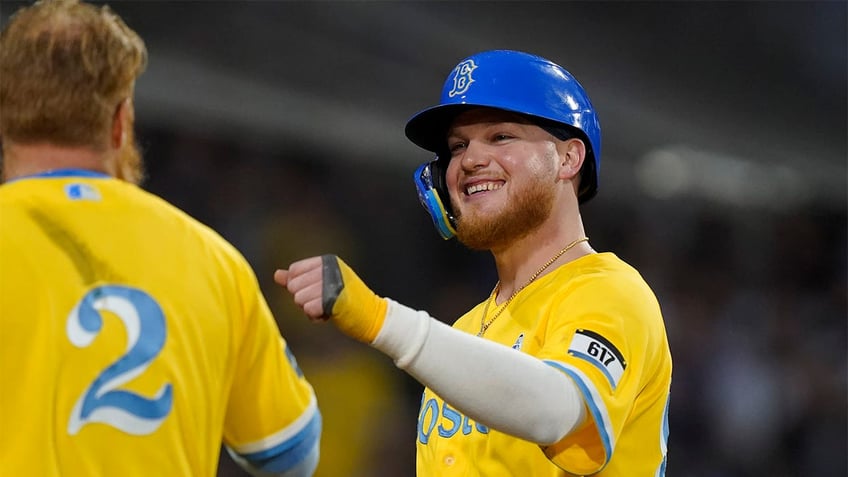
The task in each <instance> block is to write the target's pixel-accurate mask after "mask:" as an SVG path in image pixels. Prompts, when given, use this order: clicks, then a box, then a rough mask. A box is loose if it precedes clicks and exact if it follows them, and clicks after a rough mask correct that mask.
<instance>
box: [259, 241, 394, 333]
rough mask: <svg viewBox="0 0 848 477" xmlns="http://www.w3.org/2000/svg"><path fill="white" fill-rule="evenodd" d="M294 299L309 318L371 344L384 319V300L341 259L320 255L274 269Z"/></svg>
mask: <svg viewBox="0 0 848 477" xmlns="http://www.w3.org/2000/svg"><path fill="white" fill-rule="evenodd" d="M274 281H276V282H277V283H279V284H280V285H282V286H283V287H284V288H286V289H287V290H288V291H289V293H291V294H292V296H293V297H294V302H295V304H297V305H298V306H299V307H301V308H302V309H303V312H304V313H306V316H308V317H309V319H311V320H313V321H324V320H327V319H329V320H330V321H332V322H333V323H335V324H336V326H337V327H338V328H339V330H341V331H342V332H343V333H344V334H346V335H348V336H350V337H351V338H354V339H357V340H359V341H362V342H364V343H369V344H370V343H371V342H373V341H374V339H375V338H376V337H377V333H379V332H380V328H382V326H383V321H384V320H385V318H386V309H387V307H388V302H387V301H386V300H385V299H384V298H380V297H379V296H377V295H376V294H375V293H374V292H373V291H371V289H370V288H368V286H367V285H365V282H363V281H362V279H360V278H359V277H358V276H357V275H356V273H355V272H354V271H353V270H352V269H351V268H350V267H349V266H348V265H347V264H346V263H344V261H342V259H340V258H339V257H337V256H335V255H322V256H320V257H311V258H307V259H304V260H300V261H297V262H295V263H293V264H291V265H290V266H289V268H288V269H287V270H285V269H281V270H277V271H276V272H274Z"/></svg>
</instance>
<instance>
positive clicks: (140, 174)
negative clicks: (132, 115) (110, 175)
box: [115, 124, 144, 185]
mask: <svg viewBox="0 0 848 477" xmlns="http://www.w3.org/2000/svg"><path fill="white" fill-rule="evenodd" d="M115 175H116V177H117V178H118V179H123V180H125V181H127V182H130V183H133V184H136V185H138V184H140V183H141V181H142V180H144V161H142V159H141V151H140V150H139V147H138V144H136V142H135V132H134V131H133V124H130V125H129V128H128V129H127V138H126V142H124V145H123V147H122V148H121V150H120V151H119V152H118V160H117V164H116V171H115Z"/></svg>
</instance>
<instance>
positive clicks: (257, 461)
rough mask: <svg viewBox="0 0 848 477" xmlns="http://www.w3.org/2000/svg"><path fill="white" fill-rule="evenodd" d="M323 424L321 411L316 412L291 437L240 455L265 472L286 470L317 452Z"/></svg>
mask: <svg viewBox="0 0 848 477" xmlns="http://www.w3.org/2000/svg"><path fill="white" fill-rule="evenodd" d="M321 425H322V422H321V413H320V412H316V413H315V414H314V415H313V416H312V418H311V419H310V421H309V423H308V424H307V425H306V426H305V427H304V428H303V429H301V430H300V432H298V433H297V434H295V435H294V436H292V437H291V438H290V439H288V440H286V441H284V442H281V443H280V444H278V445H276V446H274V447H272V448H270V449H265V450H262V451H258V452H251V453H247V454H241V453H239V456H241V457H242V458H244V459H245V460H246V461H248V462H249V463H250V464H251V465H253V466H254V467H256V468H258V469H260V470H262V471H264V472H276V473H279V472H285V471H286V470H289V469H292V468H294V467H295V466H297V465H298V464H300V463H301V462H302V461H304V460H305V459H307V458H309V457H310V455H311V454H313V453H314V452H315V450H316V449H317V448H318V445H319V441H320V439H321Z"/></svg>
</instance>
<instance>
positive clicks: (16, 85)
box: [0, 0, 147, 149]
mask: <svg viewBox="0 0 848 477" xmlns="http://www.w3.org/2000/svg"><path fill="white" fill-rule="evenodd" d="M146 66H147V49H146V47H145V45H144V42H143V41H142V39H141V38H140V37H139V36H138V34H136V33H135V32H134V31H133V30H131V29H130V28H129V27H128V26H127V25H126V24H125V23H124V22H123V21H122V20H121V19H120V17H118V16H117V15H116V14H114V13H113V12H112V10H111V9H110V8H109V7H108V6H102V7H100V8H97V7H94V6H92V5H88V4H85V3H81V2H79V1H78V0H42V1H39V2H37V3H35V4H34V5H32V6H30V7H27V8H22V9H21V10H19V11H18V12H16V13H15V14H14V15H13V16H12V18H11V20H10V21H9V23H8V25H7V26H6V28H5V29H4V30H3V32H2V34H0V138H2V139H3V140H4V141H5V140H9V141H14V142H18V143H25V144H32V143H41V142H47V143H51V144H54V145H59V146H89V147H93V148H96V149H103V148H105V147H107V145H108V144H109V137H110V131H111V125H112V120H113V118H114V115H115V113H116V111H117V108H118V106H119V104H120V102H121V101H122V100H124V99H126V98H128V97H131V96H132V94H133V88H134V85H135V80H136V78H138V76H139V75H140V74H141V73H142V72H143V71H144V69H145V67H146Z"/></svg>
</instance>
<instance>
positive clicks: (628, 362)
mask: <svg viewBox="0 0 848 477" xmlns="http://www.w3.org/2000/svg"><path fill="white" fill-rule="evenodd" d="M484 305H485V303H481V304H480V305H478V306H476V307H474V308H473V309H472V310H471V311H469V312H468V313H466V314H465V315H463V316H462V317H461V318H460V319H459V320H458V321H457V322H456V323H455V324H454V328H458V329H460V330H463V331H465V332H468V333H472V334H477V333H478V332H479V331H480V326H481V322H483V321H486V320H488V319H490V317H491V316H494V313H495V312H496V310H497V309H498V307H496V306H490V307H489V308H490V310H489V312H488V315H489V316H488V317H484V316H482V314H483V310H484V308H485V306H484ZM484 337H485V339H489V340H492V341H495V342H498V343H501V344H504V345H507V346H511V347H512V348H513V349H515V350H516V352H522V353H527V354H529V355H531V356H535V357H537V358H539V359H541V360H543V361H544V362H545V363H547V364H549V365H550V366H553V367H554V368H556V369H558V370H560V371H562V372H563V373H565V374H566V375H568V376H569V377H571V378H572V379H573V380H574V382H575V383H576V384H577V387H578V388H579V389H580V392H581V393H582V395H583V398H584V400H585V402H586V408H587V413H586V414H587V416H588V417H587V419H586V421H585V422H584V423H583V425H581V426H580V427H579V428H578V429H576V430H575V431H574V432H572V433H571V434H569V435H568V436H566V437H565V438H564V439H563V440H562V441H560V442H558V443H556V444H554V445H551V446H547V447H543V446H539V445H537V444H534V443H531V442H528V441H525V440H522V439H519V438H516V437H512V436H509V435H506V434H504V433H501V432H498V431H495V430H493V429H489V428H487V427H486V426H485V425H483V424H480V423H478V422H474V421H473V420H470V419H469V418H468V417H467V416H464V415H462V414H461V413H459V412H458V411H457V410H455V409H453V408H452V407H451V406H450V405H449V404H447V403H445V402H444V401H443V400H442V399H441V398H440V397H439V396H437V395H436V394H434V393H433V392H432V391H431V390H430V389H425V390H424V395H423V398H422V403H421V410H420V412H419V417H418V443H417V470H418V476H419V477H429V476H433V477H436V476H438V477H450V476H463V477H473V476H494V475H497V476H534V477H554V476H571V475H599V476H609V477H612V476H615V477H622V476H627V477H656V476H662V475H664V473H665V456H666V442H667V439H668V397H669V389H670V385H671V353H670V351H669V346H668V340H667V337H666V332H665V325H664V323H663V319H662V315H661V313H660V307H659V305H658V303H657V300H656V297H655V296H654V294H653V292H652V291H651V290H650V288H649V287H648V285H647V284H646V283H645V282H644V280H643V279H642V277H641V276H640V275H639V273H638V272H637V271H636V270H634V269H633V268H632V267H630V266H629V265H627V264H626V263H624V262H623V261H621V260H620V259H619V258H618V257H616V256H615V255H614V254H612V253H600V254H592V255H586V256H584V257H581V258H579V259H577V260H574V261H572V262H570V263H567V264H565V265H562V266H560V267H558V268H557V269H555V270H554V271H552V272H551V273H549V274H547V275H545V276H543V277H541V278H539V279H538V280H536V281H535V282H533V283H531V284H530V285H529V286H527V288H525V289H524V290H523V291H521V293H519V294H518V296H516V298H515V299H514V300H513V301H512V303H510V304H509V305H508V307H507V308H506V309H505V310H504V311H503V313H502V314H501V315H500V316H499V317H497V319H496V320H495V321H494V322H493V323H492V325H491V326H490V327H489V328H488V330H486V332H485V334H484ZM492 373H493V375H494V376H497V370H492ZM509 405H510V403H508V402H504V403H503V406H504V408H507V407H509Z"/></svg>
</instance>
